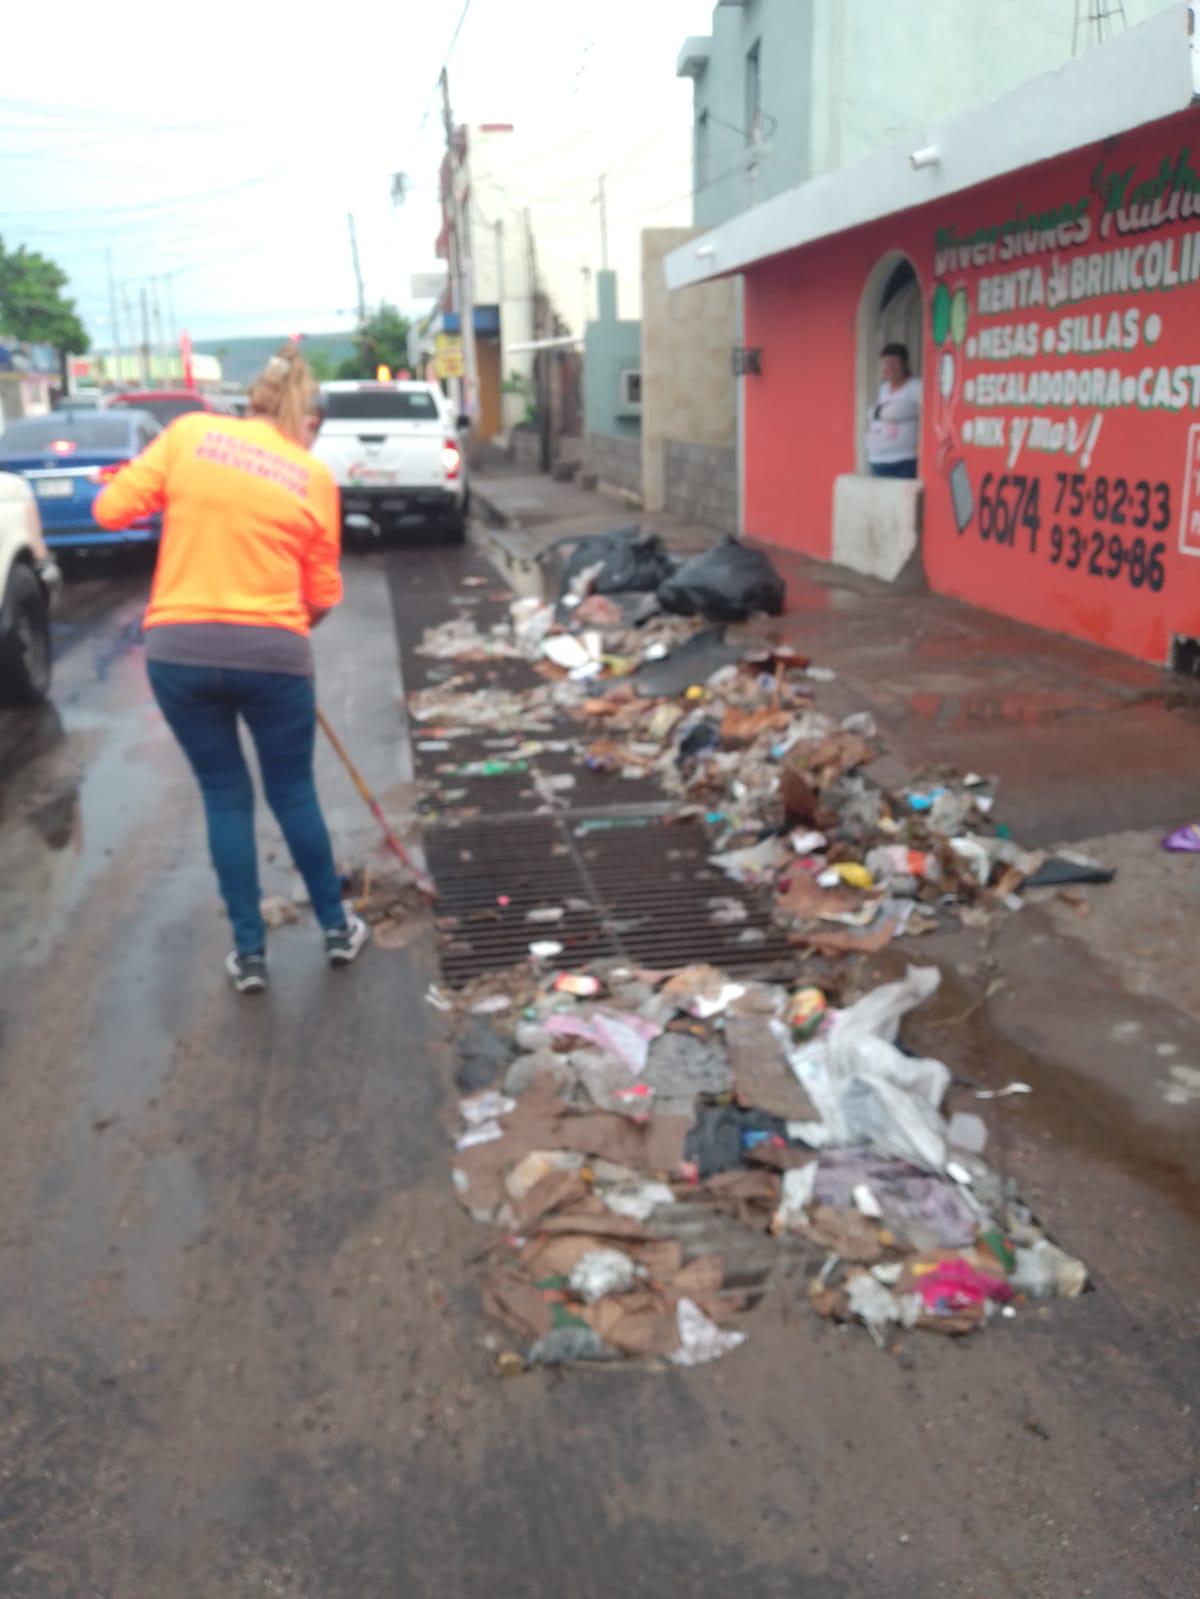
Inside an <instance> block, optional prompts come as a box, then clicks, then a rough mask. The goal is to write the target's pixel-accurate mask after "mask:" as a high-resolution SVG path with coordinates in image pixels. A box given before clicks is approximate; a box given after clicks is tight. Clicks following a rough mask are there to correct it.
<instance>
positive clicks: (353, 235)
mask: <svg viewBox="0 0 1200 1599" xmlns="http://www.w3.org/2000/svg"><path fill="white" fill-rule="evenodd" d="M346 221H347V222H348V223H349V224H350V258H351V260H352V261H353V262H354V282H355V285H356V286H357V290H358V325H359V327H360V328H361V327H365V326H366V321H367V297H366V295H365V294H364V293H363V278H362V267H361V266H359V264H358V231H357V229H356V228H355V226H354V212H353V211H348V212H347V213H346Z"/></svg>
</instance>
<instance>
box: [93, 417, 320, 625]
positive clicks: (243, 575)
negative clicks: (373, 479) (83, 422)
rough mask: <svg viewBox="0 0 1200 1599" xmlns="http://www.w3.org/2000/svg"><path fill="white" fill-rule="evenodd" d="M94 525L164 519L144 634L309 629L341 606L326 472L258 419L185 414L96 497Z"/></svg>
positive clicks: (113, 525) (108, 526)
mask: <svg viewBox="0 0 1200 1599" xmlns="http://www.w3.org/2000/svg"><path fill="white" fill-rule="evenodd" d="M93 511H94V515H95V518H96V520H97V522H99V523H100V525H101V527H106V528H120V527H127V526H128V525H129V523H131V522H134V521H136V520H137V519H138V518H139V517H143V516H148V515H150V514H151V513H152V512H154V511H162V512H163V513H164V514H163V531H162V542H161V546H160V549H159V554H158V564H157V566H156V568H155V573H154V585H153V588H152V589H151V592H150V604H149V606H148V608H147V610H146V619H145V625H146V627H148V628H151V627H161V626H166V625H168V624H171V623H176V622H232V623H241V624H243V625H246V626H253V627H283V628H288V629H289V630H290V631H292V632H294V633H305V634H307V632H308V630H309V607H310V606H311V607H312V608H313V609H314V610H328V609H329V607H330V606H332V605H336V604H337V603H338V601H339V600H340V599H341V597H342V580H341V576H340V574H339V572H338V552H339V543H340V537H341V513H340V506H339V502H338V490H337V484H336V483H335V482H334V480H333V477H332V475H331V474H330V472H329V469H328V468H327V467H326V466H324V465H323V464H322V463H321V462H320V461H318V460H316V459H315V458H314V457H313V456H311V455H310V454H309V453H308V451H307V450H303V449H301V448H300V446H299V445H298V444H293V443H292V442H291V440H290V439H287V438H285V437H284V435H283V434H282V433H280V431H279V430H278V428H276V427H274V426H273V425H272V424H271V423H270V422H267V421H264V420H262V419H260V418H248V419H245V420H243V419H241V418H239V417H224V416H215V415H213V414H212V413H210V412H204V411H195V412H189V413H188V414H187V415H186V416H181V417H179V418H178V419H177V420H176V421H174V422H172V423H171V425H170V427H169V428H167V429H166V431H165V432H163V433H160V434H159V436H158V437H157V438H156V439H155V441H154V443H153V444H151V445H149V446H148V447H147V448H146V449H145V450H143V451H142V453H141V455H139V456H138V458H137V459H136V460H135V461H132V462H130V464H129V465H128V466H127V467H125V468H124V469H123V470H122V471H121V472H119V473H118V474H117V476H116V477H115V478H114V479H113V481H112V482H111V483H110V484H109V485H108V487H107V488H105V489H104V490H102V491H101V493H100V494H99V495H98V496H97V498H96V501H95V505H94V508H93Z"/></svg>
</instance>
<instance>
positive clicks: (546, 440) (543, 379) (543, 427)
mask: <svg viewBox="0 0 1200 1599" xmlns="http://www.w3.org/2000/svg"><path fill="white" fill-rule="evenodd" d="M525 262H526V270H527V272H528V274H529V308H530V321H531V322H532V324H533V343H534V344H535V345H536V344H538V343H539V342H540V341H541V338H542V327H543V317H542V312H543V308H544V301H543V298H542V292H541V289H540V288H539V287H538V270H537V250H536V248H535V246H534V242H533V218H532V216H531V215H530V211H529V207H528V206H526V207H525ZM546 366H547V355H546V351H545V350H539V349H535V350H534V352H533V387H534V395H535V397H536V399H537V413H538V439H539V450H538V455H539V460H538V464H539V466H540V468H541V470H542V471H543V472H548V471H549V470H550V384H549V380H548V377H547V372H546Z"/></svg>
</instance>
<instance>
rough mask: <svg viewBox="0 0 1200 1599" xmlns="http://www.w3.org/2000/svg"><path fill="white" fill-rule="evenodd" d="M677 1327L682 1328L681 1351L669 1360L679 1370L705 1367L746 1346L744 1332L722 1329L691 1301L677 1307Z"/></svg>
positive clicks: (677, 1351)
mask: <svg viewBox="0 0 1200 1599" xmlns="http://www.w3.org/2000/svg"><path fill="white" fill-rule="evenodd" d="M675 1323H676V1326H677V1327H678V1328H679V1348H678V1349H676V1350H675V1351H674V1352H673V1353H672V1354H669V1355H668V1356H667V1359H668V1360H669V1361H671V1363H672V1364H673V1365H676V1366H703V1365H704V1364H705V1363H706V1362H707V1361H710V1360H720V1358H721V1356H722V1355H725V1354H728V1353H729V1351H730V1350H731V1349H736V1348H737V1347H738V1345H739V1344H744V1343H745V1342H746V1335H745V1333H744V1332H735V1331H733V1330H726V1329H725V1328H722V1327H718V1326H717V1324H716V1322H715V1321H710V1320H709V1319H708V1317H707V1316H706V1315H705V1314H704V1312H703V1311H702V1310H701V1309H700V1306H699V1305H697V1304H694V1303H693V1302H692V1300H690V1299H681V1300H680V1301H679V1303H678V1305H676V1307H675Z"/></svg>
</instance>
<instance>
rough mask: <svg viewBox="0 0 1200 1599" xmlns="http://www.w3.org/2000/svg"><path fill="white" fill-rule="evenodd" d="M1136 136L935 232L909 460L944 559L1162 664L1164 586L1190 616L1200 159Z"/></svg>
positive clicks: (1198, 387) (1031, 606) (999, 190)
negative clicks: (945, 525) (923, 365)
mask: <svg viewBox="0 0 1200 1599" xmlns="http://www.w3.org/2000/svg"><path fill="white" fill-rule="evenodd" d="M1162 137H1163V135H1162V133H1161V132H1160V135H1159V138H1160V140H1161V139H1162ZM1146 142H1147V136H1142V137H1140V138H1139V139H1137V140H1136V141H1135V140H1130V141H1128V142H1127V143H1124V144H1123V145H1122V146H1118V147H1117V149H1116V151H1115V153H1106V154H1105V155H1103V156H1100V157H1099V158H1096V157H1095V156H1094V155H1093V156H1090V157H1087V158H1085V159H1084V160H1079V161H1075V162H1071V163H1068V162H1066V161H1064V162H1061V163H1055V165H1054V167H1053V168H1052V169H1050V173H1057V174H1058V175H1057V176H1051V175H1049V174H1047V175H1043V174H1037V173H1034V174H1031V173H1026V174H1023V176H1022V178H1021V179H1018V180H1011V181H1009V182H1007V183H1005V184H1004V185H1000V184H997V185H993V186H992V190H991V192H992V193H993V194H995V195H996V196H997V197H998V198H997V199H995V200H994V201H993V202H992V203H991V204H990V205H989V203H988V199H987V191H984V192H983V197H982V198H981V199H977V200H976V201H975V203H974V205H972V204H971V202H970V201H967V202H964V214H963V215H962V216H961V218H958V217H956V218H955V219H954V220H953V221H944V222H942V224H941V225H938V226H935V228H934V230H933V238H932V240H931V243H932V246H933V251H932V254H933V270H934V283H933V290H932V296H931V300H930V318H929V321H930V326H929V335H930V340H931V344H932V348H931V349H927V353H928V356H929V360H928V363H927V372H928V373H929V375H930V376H931V378H932V382H929V383H927V385H926V400H927V417H926V452H925V459H924V460H923V463H922V465H923V475H924V477H925V479H926V482H927V484H928V485H929V493H930V496H931V497H937V496H939V495H940V496H942V498H941V504H942V506H944V507H945V508H946V510H948V511H949V514H950V516H951V517H952V519H953V527H952V529H951V530H950V537H951V539H952V541H953V542H954V543H955V544H959V545H962V546H965V550H968V551H973V552H974V554H973V555H972V556H971V558H970V559H969V560H968V559H967V557H966V553H965V551H964V553H963V554H962V555H955V554H952V553H951V552H950V551H948V550H947V551H945V554H946V556H947V564H948V565H949V566H950V567H952V568H954V569H956V570H957V571H959V572H960V573H963V574H965V573H966V572H967V571H968V569H969V568H970V567H974V568H975V569H976V571H977V572H978V568H979V563H980V562H984V563H985V564H986V567H987V570H988V571H989V572H994V576H995V580H996V581H998V582H1000V583H1002V584H1004V585H1005V586H1006V587H1007V586H1008V584H1009V583H1010V582H1011V583H1013V584H1015V585H1017V586H1022V585H1023V586H1024V587H1025V588H1026V589H1027V591H1028V592H1027V593H1026V594H1025V595H1024V596H1023V597H1022V598H1021V599H1020V601H1019V603H1016V604H1014V605H1013V606H1012V607H1011V608H1012V609H1014V610H1015V611H1017V612H1018V614H1022V613H1023V614H1027V615H1029V616H1030V619H1031V620H1045V621H1047V622H1048V623H1049V624H1050V625H1054V614H1053V613H1057V616H1058V619H1059V624H1058V625H1060V626H1061V625H1063V623H1064V622H1071V623H1074V624H1075V625H1073V626H1072V627H1071V629H1070V630H1072V631H1078V630H1080V627H1079V619H1080V618H1086V621H1087V626H1086V628H1085V629H1083V630H1085V631H1087V632H1089V633H1090V634H1091V635H1092V636H1095V637H1097V638H1098V639H1099V641H1101V642H1112V643H1114V644H1117V646H1118V647H1122V648H1131V649H1132V650H1133V652H1134V653H1138V654H1146V655H1150V656H1155V655H1157V656H1158V657H1159V658H1165V649H1166V643H1167V626H1166V623H1165V621H1164V620H1163V619H1164V616H1165V608H1166V607H1169V606H1170V602H1171V599H1172V595H1173V591H1174V590H1175V589H1177V588H1181V587H1183V586H1186V593H1180V594H1179V596H1178V598H1179V600H1180V601H1186V602H1187V603H1188V605H1189V606H1190V608H1191V609H1192V610H1194V611H1197V612H1198V613H1200V606H1196V605H1194V604H1192V595H1193V592H1195V593H1197V594H1200V566H1198V567H1192V565H1191V563H1190V560H1189V559H1188V558H1189V557H1193V556H1200V344H1198V343H1197V337H1196V329H1197V327H1200V170H1198V169H1197V163H1198V162H1200V155H1198V156H1197V158H1196V160H1195V161H1194V160H1193V155H1192V146H1191V145H1190V144H1189V143H1187V142H1179V143H1176V144H1173V145H1170V146H1168V147H1167V148H1165V149H1164V148H1162V146H1161V144H1160V147H1159V148H1157V149H1154V148H1149V149H1146V148H1145V145H1146ZM1197 149H1198V150H1200V144H1198V145H1197ZM1135 151H1141V153H1140V154H1135V153H1133V152H1135ZM1072 168H1074V169H1075V171H1076V177H1075V180H1074V181H1072V180H1071V179H1070V178H1069V177H1067V178H1064V177H1063V172H1064V171H1065V170H1066V171H1070V169H1072ZM1020 185H1023V186H1024V187H1025V188H1026V189H1027V191H1028V192H1027V193H1025V194H1023V195H1022V197H1021V199H1020V200H1019V201H1018V203H1015V204H1014V203H1013V197H1015V195H1016V194H1017V192H1018V188H1019V186H1020ZM1001 195H1003V196H1004V198H999V196H1001ZM968 207H969V209H967V208H968ZM939 480H941V484H942V487H940V488H939ZM931 512H932V513H934V514H936V504H932V505H931ZM1005 568H1011V569H1012V570H1011V575H1009V574H1007V573H1006V572H1005V571H1004V570H1002V569H1005ZM971 586H972V587H977V586H978V584H977V583H976V584H973V585H971ZM955 587H956V588H957V589H958V590H959V591H960V592H966V591H967V585H966V584H963V583H956V584H955ZM1038 595H1044V596H1045V597H1046V599H1047V600H1048V601H1049V607H1048V608H1049V609H1050V611H1051V613H1052V614H1051V615H1050V616H1046V617H1045V618H1043V617H1042V616H1041V615H1040V614H1038V613H1039V611H1043V610H1045V609H1047V606H1045V605H1042V604H1039V601H1038V599H1037V598H1036V596H1038ZM1116 596H1120V605H1119V607H1117V608H1116V610H1114V608H1113V607H1112V606H1111V604H1110V603H1109V602H1110V600H1111V599H1112V598H1113V597H1116ZM1098 605H1100V606H1102V607H1103V613H1104V614H1103V615H1102V614H1101V612H1100V610H1099V609H1097V606H1098ZM1005 608H1010V607H1008V606H1006V607H1005ZM1118 613H1119V614H1118ZM1185 625H1187V624H1185V623H1184V622H1179V623H1177V624H1175V626H1174V630H1175V631H1181V630H1183V628H1184V626H1185ZM1196 625H1198V626H1200V614H1198V615H1197V619H1196ZM1147 628H1151V629H1152V630H1153V632H1154V635H1155V636H1154V639H1153V642H1149V641H1148V634H1147V631H1146V629H1147Z"/></svg>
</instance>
